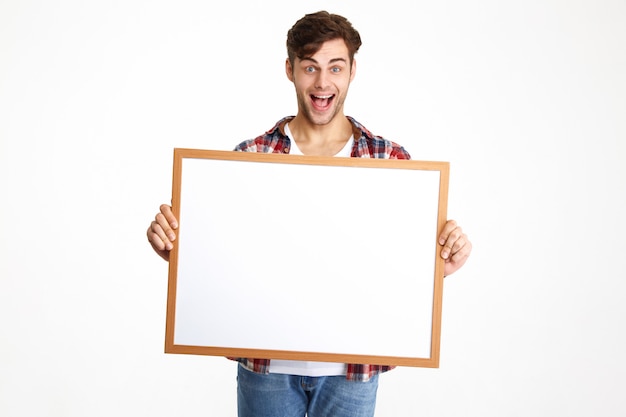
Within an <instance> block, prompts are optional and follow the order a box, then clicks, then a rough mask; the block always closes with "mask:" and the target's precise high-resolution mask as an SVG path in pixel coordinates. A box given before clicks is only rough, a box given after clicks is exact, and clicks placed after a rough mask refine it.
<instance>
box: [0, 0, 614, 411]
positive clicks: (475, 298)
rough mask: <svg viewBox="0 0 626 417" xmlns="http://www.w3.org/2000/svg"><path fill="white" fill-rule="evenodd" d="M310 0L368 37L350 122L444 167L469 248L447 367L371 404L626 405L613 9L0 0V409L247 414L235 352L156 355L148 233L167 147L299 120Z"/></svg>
mask: <svg viewBox="0 0 626 417" xmlns="http://www.w3.org/2000/svg"><path fill="white" fill-rule="evenodd" d="M320 9H328V10H330V11H332V12H336V13H340V14H343V15H345V16H346V17H348V18H349V19H350V20H351V21H352V22H353V24H354V25H355V26H356V28H357V29H358V30H359V31H360V33H361V35H362V38H363V42H364V44H363V47H362V49H361V51H360V52H359V54H358V55H357V66H358V68H357V75H356V78H355V81H354V82H353V84H352V86H351V91H350V94H349V96H348V101H347V102H346V113H347V114H349V115H352V116H354V117H355V118H357V120H359V121H361V122H362V123H364V124H365V126H366V127H368V128H369V129H370V130H372V131H373V132H374V133H377V134H380V135H383V136H385V137H387V138H389V139H393V140H395V141H397V142H399V143H401V144H403V145H404V146H405V147H406V148H407V149H408V150H409V151H410V152H411V154H412V156H413V158H414V159H424V160H443V161H450V163H451V176H450V198H449V209H448V212H449V215H450V217H451V218H455V219H457V220H458V221H459V223H460V224H461V225H462V226H463V228H464V229H465V230H466V231H467V233H468V234H469V236H470V237H471V239H472V241H473V243H474V253H473V254H472V257H471V260H470V261H469V262H468V263H467V265H466V266H465V268H464V269H463V270H461V271H460V272H458V273H457V274H456V275H454V276H451V277H448V278H446V282H445V288H444V302H443V323H442V339H441V366H440V368H439V369H418V368H399V369H396V370H394V371H392V372H390V373H387V374H385V375H383V376H382V377H381V380H380V388H379V397H378V407H377V416H383V417H387V416H437V417H444V416H448V417H458V416H480V417H484V416H553V415H567V416H597V415H602V416H622V415H624V414H625V413H626V397H625V396H624V390H625V388H626V385H625V382H624V381H626V359H625V358H624V352H626V335H625V334H624V332H625V331H624V329H625V324H626V323H625V318H626V304H624V302H623V299H624V296H625V294H626V283H625V282H624V278H625V276H626V274H625V272H624V270H623V265H624V262H623V259H624V250H625V249H626V245H625V243H624V236H625V234H626V225H625V222H624V217H623V216H624V212H626V192H625V185H624V183H625V179H626V168H624V159H625V157H626V151H625V149H624V143H625V140H626V118H625V117H624V116H625V115H626V76H625V74H626V25H624V21H626V4H625V3H624V2H623V1H621V0H615V1H606V0H599V1H591V0H582V1H578V2H565V1H557V0H547V1H534V0H531V1H528V0H526V1H521V0H519V1H517V0H514V1H508V2H500V1H478V2H463V1H454V0H453V1H446V2H419V1H416V2H411V3H410V4H409V2H406V1H394V0H392V1H390V2H383V3H380V2H358V3H357V2H354V1H332V2H330V1H315V2H313V1H299V2H295V1H278V0H270V1H266V2H252V1H245V2H230V3H228V2H226V3H220V4H219V6H217V5H216V3H210V2H204V1H197V0H195V1H194V0H182V1H177V2H167V1H147V0H144V1H142V0H127V1H106V2H105V1H99V2H83V1H79V0H74V1H71V0H60V1H55V2H45V1H29V0H20V1H8V0H4V1H1V2H0V195H1V196H2V197H1V199H2V200H1V201H2V208H1V211H0V212H1V214H2V215H1V217H0V230H1V231H2V234H3V238H2V239H1V240H0V329H1V331H0V415H2V416H6V417H17V416H29V417H30V416H64V417H65V416H67V417H73V416H76V417H78V416H80V417H83V416H112V415H115V416H172V415H186V416H235V415H236V404H235V399H236V393H235V389H236V381H235V370H236V365H235V364H234V363H233V362H230V361H228V360H226V359H223V358H218V357H201V356H190V355H166V354H164V353H163V343H164V331H165V300H166V291H167V265H166V263H165V262H163V261H161V260H160V258H158V257H157V256H156V255H155V254H154V253H152V251H151V249H150V246H149V245H148V243H147V241H146V238H145V230H146V228H147V226H148V224H149V222H150V220H151V219H152V218H153V216H154V214H155V213H156V210H157V209H158V205H159V204H160V203H163V202H168V201H169V199H170V193H171V174H172V168H171V166H172V149H173V148H174V147H190V148H208V149H218V150H229V149H231V148H232V147H233V146H234V145H235V144H236V143H237V142H239V141H240V140H243V139H247V138H251V137H254V136H256V135H258V134H260V133H262V132H264V131H265V130H267V129H269V128H270V127H271V126H272V125H273V124H274V123H275V122H276V121H277V120H278V119H279V118H281V117H283V116H286V115H288V114H293V113H294V112H295V109H296V102H295V98H294V95H293V90H292V86H291V85H290V83H289V82H288V80H287V79H286V77H285V75H284V60H285V57H286V52H285V48H284V41H285V35H286V32H287V30H288V29H289V27H290V26H291V25H292V24H293V23H294V22H295V21H296V20H297V19H298V18H300V17H301V16H303V15H304V14H305V13H308V12H313V11H317V10H320ZM277 181H278V180H277ZM393 302H394V297H393V294H388V295H386V296H385V297H381V299H380V300H378V301H377V305H375V307H376V308H384V307H385V304H386V303H393ZM309 307H311V306H309ZM311 308H314V307H311ZM381 337H384V329H381Z"/></svg>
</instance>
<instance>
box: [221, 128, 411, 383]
mask: <svg viewBox="0 0 626 417" xmlns="http://www.w3.org/2000/svg"><path fill="white" fill-rule="evenodd" d="M293 118H294V116H289V117H285V118H283V119H281V120H280V121H279V122H278V123H276V125H275V126H274V127H273V128H272V129H270V130H269V131H267V132H266V133H265V134H263V135H261V136H259V137H257V138H255V139H250V140H247V141H244V142H242V143H240V144H239V145H237V147H236V148H235V150H236V151H241V152H264V153H286V154H288V153H289V150H290V149H291V141H290V140H289V138H288V137H287V135H286V134H285V125H286V124H287V123H288V122H289V121H291V120H292V119H293ZM348 120H349V121H350V122H351V123H352V127H353V135H354V144H353V146H352V150H351V154H350V156H351V157H353V158H383V159H411V156H410V155H409V153H408V152H407V151H406V150H404V148H403V147H402V146H400V145H398V144H396V143H394V142H391V141H388V140H386V139H383V138H382V137H380V136H374V135H373V134H372V133H370V131H369V130H367V129H366V128H365V127H363V125H361V124H360V123H359V122H357V121H356V120H354V119H353V118H351V117H348ZM230 359H234V360H237V361H239V362H240V363H241V364H242V365H243V366H244V367H246V369H248V370H250V371H253V372H257V373H262V374H267V373H269V369H270V360H269V359H252V358H230ZM393 368H394V366H387V365H362V364H348V368H347V372H346V378H347V379H348V380H350V381H368V380H369V379H370V378H371V377H372V376H374V375H377V374H380V373H382V372H386V371H389V370H391V369H393Z"/></svg>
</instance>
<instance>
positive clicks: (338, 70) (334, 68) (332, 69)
mask: <svg viewBox="0 0 626 417" xmlns="http://www.w3.org/2000/svg"><path fill="white" fill-rule="evenodd" d="M331 71H332V72H335V73H336V72H341V68H339V67H333V68H331Z"/></svg>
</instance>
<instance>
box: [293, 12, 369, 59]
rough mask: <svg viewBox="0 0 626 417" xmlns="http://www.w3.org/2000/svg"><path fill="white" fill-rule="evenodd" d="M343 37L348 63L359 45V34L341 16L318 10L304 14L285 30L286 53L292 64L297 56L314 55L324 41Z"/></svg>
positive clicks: (301, 57)
mask: <svg viewBox="0 0 626 417" xmlns="http://www.w3.org/2000/svg"><path fill="white" fill-rule="evenodd" d="M339 38H341V39H343V40H344V41H345V43H346V46H347V47H348V53H349V54H350V64H352V60H353V59H354V54H356V53H357V51H358V50H359V47H360V46H361V36H360V35H359V32H357V31H356V29H354V28H353V27H352V24H351V23H350V22H349V21H348V19H346V18H345V17H343V16H339V15H337V14H331V13H328V12H327V11H320V12H317V13H311V14H307V15H305V16H304V17H303V18H301V19H300V20H298V21H297V22H296V23H295V24H294V25H293V26H292V28H291V29H289V32H287V55H288V57H289V62H290V63H291V65H293V63H294V60H295V59H296V57H297V58H300V59H303V58H306V57H310V56H311V55H314V54H315V53H316V52H317V51H318V50H319V49H320V48H321V47H322V44H323V43H324V42H326V41H331V40H334V39H339Z"/></svg>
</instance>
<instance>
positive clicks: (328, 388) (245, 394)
mask: <svg viewBox="0 0 626 417" xmlns="http://www.w3.org/2000/svg"><path fill="white" fill-rule="evenodd" d="M238 368H239V370H238V373H237V408H238V416H239V417H304V416H305V415H306V416H308V417H372V416H373V415H374V408H375V406H376V390H377V389H378V375H375V376H374V377H372V378H371V379H370V380H369V381H367V382H355V381H348V380H347V379H346V377H345V376H322V377H308V376H295V375H283V374H257V373H254V372H251V371H249V370H247V369H246V368H244V367H243V366H241V365H239V367H238Z"/></svg>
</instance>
